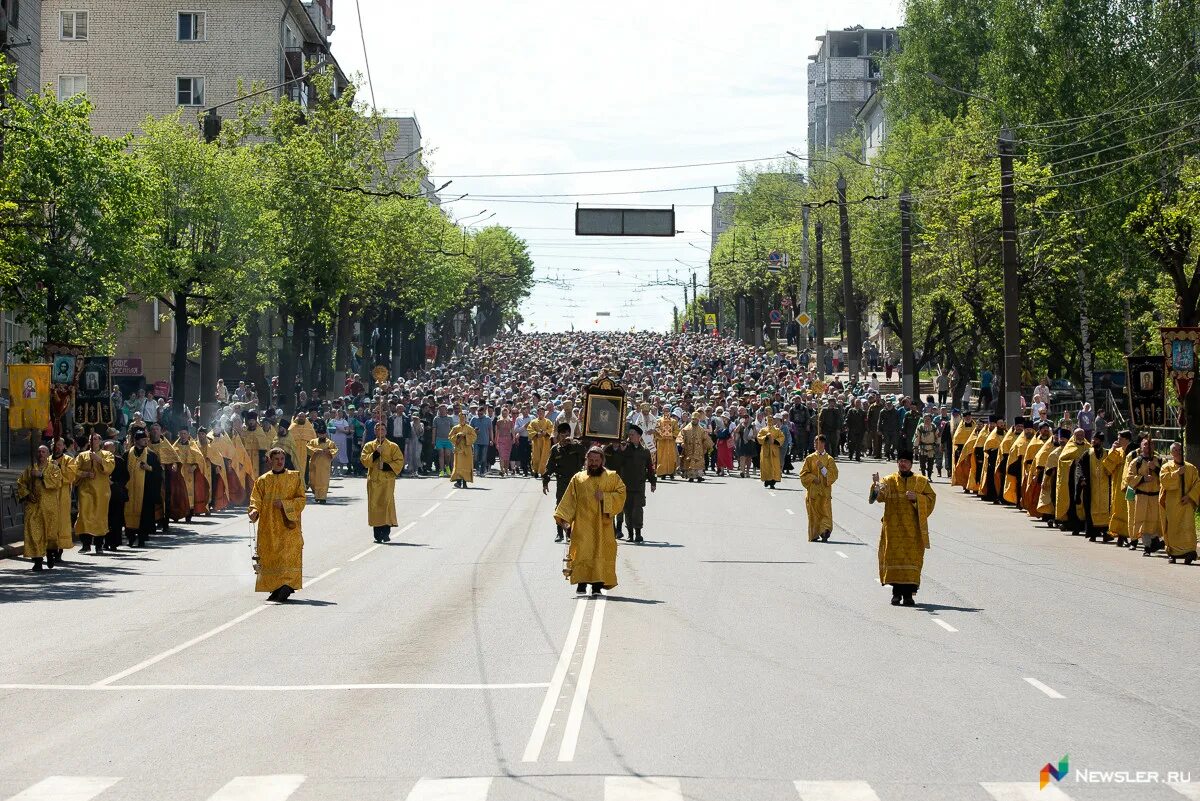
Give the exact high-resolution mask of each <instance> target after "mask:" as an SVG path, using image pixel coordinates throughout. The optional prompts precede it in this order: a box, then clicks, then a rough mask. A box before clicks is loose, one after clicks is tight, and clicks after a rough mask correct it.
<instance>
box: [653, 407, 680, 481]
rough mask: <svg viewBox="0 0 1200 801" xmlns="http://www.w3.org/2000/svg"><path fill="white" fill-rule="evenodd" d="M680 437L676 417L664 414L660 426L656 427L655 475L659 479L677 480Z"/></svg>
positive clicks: (660, 419)
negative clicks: (677, 446)
mask: <svg viewBox="0 0 1200 801" xmlns="http://www.w3.org/2000/svg"><path fill="white" fill-rule="evenodd" d="M678 436H679V422H678V421H677V420H676V419H675V418H674V417H672V416H671V415H669V414H664V415H663V416H662V417H660V418H658V425H657V426H655V427H654V458H655V460H656V462H655V466H654V473H655V475H656V476H658V477H659V478H669V479H672V480H674V478H675V470H676V468H677V467H678V466H679V455H678V451H676V449H675V439H676V438H677V437H678Z"/></svg>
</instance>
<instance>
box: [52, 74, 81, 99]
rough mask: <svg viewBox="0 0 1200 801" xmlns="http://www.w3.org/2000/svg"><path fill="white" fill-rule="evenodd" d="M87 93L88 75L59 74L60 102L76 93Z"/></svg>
mask: <svg viewBox="0 0 1200 801" xmlns="http://www.w3.org/2000/svg"><path fill="white" fill-rule="evenodd" d="M86 94H87V76H86V75H59V76H58V102H60V103H63V102H65V101H67V100H70V99H71V98H72V97H75V96H76V95H86Z"/></svg>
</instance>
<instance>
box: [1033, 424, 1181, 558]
mask: <svg viewBox="0 0 1200 801" xmlns="http://www.w3.org/2000/svg"><path fill="white" fill-rule="evenodd" d="M1087 452H1088V442H1087V439H1085V438H1084V435H1083V429H1082V428H1077V429H1075V431H1074V432H1072V434H1071V439H1069V440H1067V442H1066V444H1064V445H1063V447H1062V450H1061V451H1059V452H1058V475H1057V476H1056V478H1055V485H1056V486H1055V494H1054V519H1055V520H1057V521H1058V527H1059V529H1061V530H1062V531H1066V532H1069V533H1070V534H1072V535H1074V534H1080V533H1082V532H1083V529H1084V511H1083V503H1082V501H1081V500H1080V497H1079V494H1080V493H1079V480H1078V477H1077V476H1076V474H1075V463H1076V462H1077V461H1079V459H1080V458H1082V457H1083V455H1084V454H1085V453H1087ZM1156 494H1157V493H1156Z"/></svg>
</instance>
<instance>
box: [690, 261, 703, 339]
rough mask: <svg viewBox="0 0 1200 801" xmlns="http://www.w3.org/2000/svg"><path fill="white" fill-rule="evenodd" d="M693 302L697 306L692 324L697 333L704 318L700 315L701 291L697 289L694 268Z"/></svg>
mask: <svg viewBox="0 0 1200 801" xmlns="http://www.w3.org/2000/svg"><path fill="white" fill-rule="evenodd" d="M692 304H693V305H694V306H695V307H696V308H695V309H694V313H693V314H692V324H693V325H694V326H695V328H694V329H693V330H695V332H696V333H697V334H699V333H700V331H701V325H700V324H701V323H702V322H704V318H703V317H701V316H700V293H699V292H697V291H696V271H695V270H692Z"/></svg>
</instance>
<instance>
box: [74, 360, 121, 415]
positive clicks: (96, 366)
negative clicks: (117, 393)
mask: <svg viewBox="0 0 1200 801" xmlns="http://www.w3.org/2000/svg"><path fill="white" fill-rule="evenodd" d="M110 368H111V359H110V358H109V357H108V356H88V357H86V358H84V360H83V371H82V372H81V373H80V374H79V386H78V388H77V389H76V391H75V422H77V423H82V424H83V425H91V426H110V425H112V423H113V408H112V378H111V370H110Z"/></svg>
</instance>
